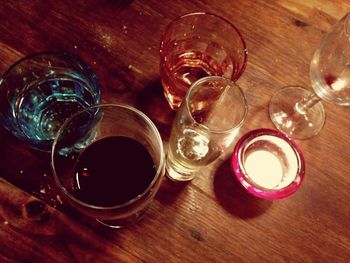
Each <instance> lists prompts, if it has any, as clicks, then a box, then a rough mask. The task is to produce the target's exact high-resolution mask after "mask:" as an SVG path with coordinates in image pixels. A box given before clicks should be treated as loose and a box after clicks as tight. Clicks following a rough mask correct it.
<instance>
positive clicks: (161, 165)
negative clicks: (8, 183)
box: [51, 104, 165, 210]
mask: <svg viewBox="0 0 350 263" xmlns="http://www.w3.org/2000/svg"><path fill="white" fill-rule="evenodd" d="M102 107H116V108H117V107H119V108H123V109H126V110H131V111H132V112H134V113H136V114H137V115H139V116H140V117H141V118H142V119H143V120H144V121H145V122H146V123H147V124H148V125H149V126H150V127H151V128H152V130H153V131H154V135H155V136H156V138H157V142H158V143H159V146H160V147H159V148H160V152H159V156H160V158H159V164H158V167H157V171H156V173H155V176H154V178H153V180H152V181H151V183H150V184H149V186H148V187H147V188H146V189H145V190H144V191H143V192H142V193H141V194H139V195H137V196H136V197H135V198H133V199H131V200H129V201H127V202H125V203H124V204H118V205H114V206H98V205H92V204H88V203H86V202H84V201H82V200H79V199H78V198H76V197H74V196H73V195H72V194H71V193H70V192H69V191H68V190H67V189H66V188H65V187H64V186H63V185H62V183H61V181H60V179H59V176H58V174H57V171H56V168H55V151H56V146H57V142H58V138H59V135H60V134H61V133H62V132H63V131H64V130H65V128H66V127H67V125H68V124H69V123H70V122H71V121H72V120H73V119H74V118H75V117H76V116H78V115H79V114H81V113H83V112H86V111H88V110H92V109H95V108H102ZM164 164H165V154H164V148H163V142H162V138H161V136H160V134H159V131H158V129H157V127H156V126H155V124H154V123H153V122H152V121H151V120H150V119H149V118H148V117H147V116H146V115H145V114H144V113H143V112H141V111H139V110H138V109H136V108H133V107H131V106H128V105H124V104H98V105H94V106H91V107H88V108H85V109H83V110H81V111H79V112H76V113H75V114H73V115H72V116H71V117H70V118H68V119H67V120H66V121H65V122H64V124H63V125H62V126H61V128H60V129H59V131H58V132H57V135H56V138H55V140H54V142H53V145H52V151H51V167H52V170H53V176H54V180H55V182H56V184H57V185H58V186H59V188H60V189H61V191H63V192H64V194H65V195H66V196H67V197H69V199H71V200H73V201H74V202H76V203H78V204H80V205H81V206H83V207H87V208H91V209H97V210H112V209H118V208H123V207H126V206H128V205H131V204H133V203H135V202H136V201H137V200H139V199H141V198H142V197H143V196H145V195H146V194H147V193H148V192H149V191H150V190H151V189H152V187H153V186H154V185H155V184H156V183H157V181H158V179H159V177H160V176H162V173H163V171H164Z"/></svg>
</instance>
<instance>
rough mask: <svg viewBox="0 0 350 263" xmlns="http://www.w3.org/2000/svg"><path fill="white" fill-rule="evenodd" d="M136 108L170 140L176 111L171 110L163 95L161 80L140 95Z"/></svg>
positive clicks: (149, 84)
mask: <svg viewBox="0 0 350 263" xmlns="http://www.w3.org/2000/svg"><path fill="white" fill-rule="evenodd" d="M136 107H137V108H138V109H140V110H141V111H142V112H144V113H145V114H146V115H147V116H148V117H149V118H150V119H151V120H152V121H153V122H154V123H155V125H156V126H157V128H158V129H159V132H160V134H161V135H162V136H163V137H164V139H166V140H168V139H169V136H170V130H171V125H172V122H173V120H174V117H175V111H173V110H172V109H171V108H170V106H169V104H168V102H167V101H166V99H165V97H164V95H163V88H162V84H161V81H160V78H156V79H154V80H153V81H151V82H150V83H148V84H147V85H146V86H145V87H144V89H143V90H142V91H141V92H140V93H139V94H138V96H137V100H136Z"/></svg>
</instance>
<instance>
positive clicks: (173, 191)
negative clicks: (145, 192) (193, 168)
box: [155, 175, 190, 205]
mask: <svg viewBox="0 0 350 263" xmlns="http://www.w3.org/2000/svg"><path fill="white" fill-rule="evenodd" d="M189 183H190V182H174V181H172V180H170V179H169V178H167V177H166V175H165V178H164V179H163V181H162V185H161V186H160V189H159V191H158V193H157V195H156V197H155V198H156V199H157V200H158V201H159V202H160V203H162V204H164V205H172V204H173V203H174V202H175V201H176V199H178V197H179V196H180V195H181V194H182V193H185V192H186V189H187V187H188V184H189Z"/></svg>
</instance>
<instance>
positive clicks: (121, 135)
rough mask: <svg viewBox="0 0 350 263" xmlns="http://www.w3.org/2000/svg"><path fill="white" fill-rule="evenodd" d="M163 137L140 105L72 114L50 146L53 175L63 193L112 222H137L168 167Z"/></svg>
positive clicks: (95, 108) (116, 224) (90, 212)
mask: <svg viewBox="0 0 350 263" xmlns="http://www.w3.org/2000/svg"><path fill="white" fill-rule="evenodd" d="M164 158H165V157H164V150H163V143H162V140H161V137H160V135H159V132H158V130H157V128H156V126H155V125H154V124H153V122H152V121H151V120H150V119H149V118H148V117H147V116H146V115H145V114H143V113H142V112H140V111H138V110H137V109H135V108H133V107H130V106H126V105H117V104H101V105H96V106H93V107H90V108H87V109H85V110H83V111H80V112H78V113H76V114H74V115H73V116H72V117H71V118H69V119H68V120H67V121H66V122H65V123H64V124H63V126H62V128H61V129H60V130H59V132H58V134H57V137H56V139H55V141H54V144H53V148H52V168H53V174H54V179H55V181H56V183H57V185H58V186H59V188H60V190H61V192H62V194H63V197H64V199H65V200H66V201H67V202H68V203H69V204H70V205H71V206H73V207H74V208H76V209H77V210H79V211H80V212H81V213H83V214H85V215H87V216H89V217H93V218H95V219H97V220H98V221H99V222H101V223H103V224H104V225H107V226H109V227H113V228H121V227H125V226H129V225H132V224H134V223H136V222H137V221H138V220H139V219H140V218H141V216H142V215H143V214H144V212H145V211H146V209H147V208H148V207H149V205H150V203H151V201H152V200H153V197H154V195H155V194H156V192H157V190H158V189H159V186H160V183H161V179H162V177H163V175H164V173H165V165H164Z"/></svg>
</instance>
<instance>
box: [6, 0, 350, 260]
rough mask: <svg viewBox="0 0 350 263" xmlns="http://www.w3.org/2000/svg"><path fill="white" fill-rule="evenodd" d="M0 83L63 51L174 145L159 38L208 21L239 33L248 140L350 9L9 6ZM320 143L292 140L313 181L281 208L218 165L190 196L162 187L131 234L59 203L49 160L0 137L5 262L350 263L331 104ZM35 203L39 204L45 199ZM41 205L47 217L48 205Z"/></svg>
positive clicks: (342, 138)
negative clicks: (191, 18)
mask: <svg viewBox="0 0 350 263" xmlns="http://www.w3.org/2000/svg"><path fill="white" fill-rule="evenodd" d="M0 6H1V8H0V32H1V34H0V72H4V71H5V70H6V69H7V68H8V67H9V66H10V65H11V64H12V63H14V62H15V61H16V60H18V59H19V58H21V57H22V56H25V55H28V54H30V53H33V52H38V51H46V50H66V51H69V52H72V53H75V54H78V55H79V56H80V57H82V58H83V59H84V60H85V61H86V62H87V63H88V64H90V65H91V67H92V68H93V70H94V71H95V72H96V74H97V76H98V78H99V81H100V83H101V89H102V97H103V101H104V102H123V103H127V104H129V105H133V106H135V107H136V108H138V109H140V110H142V111H143V112H145V113H146V114H147V115H148V116H149V117H150V118H151V119H152V120H153V121H154V122H155V124H156V125H157V127H158V129H159V130H160V132H161V135H162V137H163V141H164V143H165V144H166V143H167V140H168V136H169V130H170V127H171V122H172V120H173V117H174V113H173V112H172V111H171V110H170V109H169V107H168V105H167V103H166V101H165V99H164V97H163V95H162V90H161V86H160V82H159V73H158V72H159V51H158V47H159V39H160V35H161V33H162V31H163V30H164V28H165V26H166V25H167V24H168V23H169V22H170V21H171V20H172V19H174V18H175V17H177V16H178V15H180V14H183V13H187V12H191V11H210V12H213V13H216V14H220V15H222V16H223V17H225V18H227V19H228V20H230V21H231V22H233V23H234V24H235V25H236V26H237V27H238V28H239V29H240V30H241V32H242V34H243V36H244V38H245V40H246V43H247V45H248V49H249V55H248V56H249V58H248V65H247V68H246V70H245V72H244V74H243V75H242V77H241V78H240V79H239V80H238V84H239V85H240V86H241V87H242V89H243V90H244V92H245V94H246V96H247V100H248V104H249V114H248V117H247V119H246V122H245V124H244V126H243V128H242V133H244V132H247V131H249V130H252V129H255V128H259V127H273V126H272V124H271V122H270V120H269V117H268V114H267V107H268V103H269V99H270V97H271V95H272V94H273V92H275V91H276V90H277V89H278V88H280V87H282V86H284V85H288V84H300V85H303V86H307V87H308V86H309V83H310V79H309V74H308V71H309V64H310V60H311V57H312V55H313V52H314V50H315V49H316V48H317V47H318V44H319V41H320V39H321V37H322V35H323V34H324V33H325V32H327V31H328V30H329V29H330V27H331V25H332V24H334V23H335V22H336V21H337V20H338V19H340V18H341V17H342V16H343V15H344V14H345V13H346V12H347V11H349V10H350V1H348V0H335V1H327V0H314V1H303V0H294V1H293V0H276V1H264V0H237V1H226V0H216V1H209V0H193V1H179V0H174V1H155V0H148V1H142V0H136V1H133V2H132V3H131V4H130V5H129V6H128V7H127V8H125V9H124V10H118V9H116V8H111V7H110V6H109V5H108V4H107V1H103V0H84V1H83V0H81V1H78V0H77V1H68V0H61V1H44V0H42V1H40V0H32V1H4V0H2V1H1V4H0ZM324 106H325V109H326V113H327V121H326V124H325V126H324V129H323V130H322V132H321V133H320V134H319V135H318V136H316V137H314V138H312V139H310V140H305V141H298V142H299V144H300V146H301V148H302V149H303V151H304V154H305V158H306V162H307V173H306V179H305V181H304V184H303V185H302V187H301V189H300V190H299V191H298V192H297V193H296V194H295V195H293V196H291V197H289V198H287V199H283V200H279V201H274V202H270V201H265V200H260V199H257V198H253V197H251V196H250V195H248V194H246V193H245V192H244V191H243V190H242V189H241V188H240V187H239V186H238V185H237V183H236V182H235V180H234V178H233V176H232V173H231V171H230V165H229V161H228V159H225V158H222V159H221V160H220V161H219V162H218V163H216V164H214V165H212V166H211V167H209V168H207V169H203V171H202V174H201V175H199V176H198V177H196V178H195V179H194V180H193V181H191V182H190V183H188V184H174V183H171V182H170V181H169V180H168V179H167V178H164V180H163V182H162V185H161V188H160V191H159V193H158V194H157V196H156V198H155V200H154V202H153V204H152V206H151V208H150V211H149V212H148V214H147V216H146V217H145V218H144V219H143V220H142V221H141V222H140V223H139V224H138V225H136V226H134V227H132V228H129V229H123V230H117V231H116V230H111V229H106V228H104V227H102V226H100V225H98V224H96V223H95V221H94V220H91V219H89V218H86V217H84V216H81V215H79V214H78V213H76V212H75V211H73V210H72V209H70V208H69V207H68V206H67V205H66V204H65V203H64V202H62V198H61V197H60V195H59V193H58V191H57V188H56V186H55V184H54V183H53V179H52V173H51V169H50V162H49V156H48V154H44V153H39V152H36V151H34V150H31V149H29V148H27V147H25V146H24V145H23V144H22V143H21V142H19V141H17V140H16V139H14V138H13V137H12V136H10V135H9V134H8V133H7V132H6V131H5V130H4V129H2V128H1V129H0V175H1V177H2V179H1V178H0V262H350V227H349V223H350V206H349V203H348V202H349V200H350V190H349V189H350V164H349V156H350V132H349V127H350V118H349V116H350V109H349V108H346V107H340V106H337V105H332V104H329V103H324ZM38 200H41V201H38ZM45 204H47V205H45Z"/></svg>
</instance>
